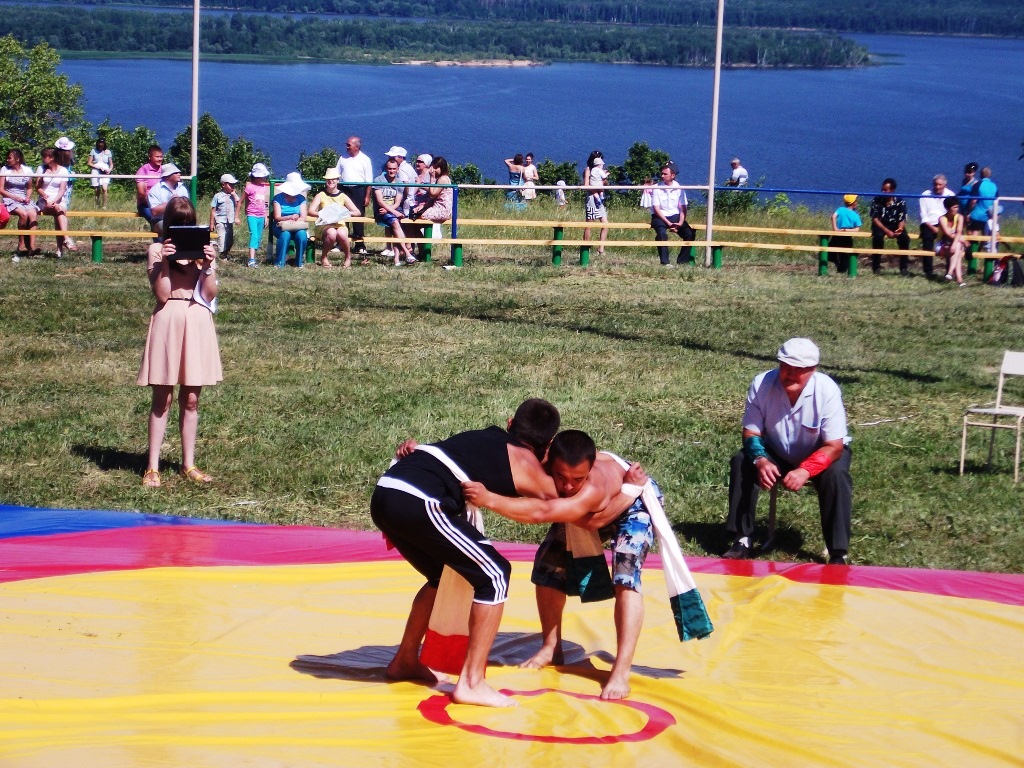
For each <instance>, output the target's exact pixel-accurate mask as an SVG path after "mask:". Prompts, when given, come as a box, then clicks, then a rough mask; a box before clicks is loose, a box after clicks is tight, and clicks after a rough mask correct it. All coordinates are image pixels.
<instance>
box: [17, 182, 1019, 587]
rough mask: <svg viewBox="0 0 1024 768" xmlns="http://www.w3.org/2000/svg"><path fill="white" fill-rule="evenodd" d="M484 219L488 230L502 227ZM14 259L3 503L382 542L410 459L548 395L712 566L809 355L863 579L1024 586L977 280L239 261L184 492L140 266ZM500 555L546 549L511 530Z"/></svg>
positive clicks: (752, 263) (775, 271)
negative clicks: (422, 444) (754, 415)
mask: <svg viewBox="0 0 1024 768" xmlns="http://www.w3.org/2000/svg"><path fill="white" fill-rule="evenodd" d="M546 202H547V201H545V204H546ZM475 205H476V207H475V208H471V209H470V210H469V215H472V216H487V215H493V214H494V212H495V211H491V210H490V208H488V206H491V207H493V208H495V209H497V208H500V204H497V203H487V202H479V203H476V204H475ZM81 207H83V208H84V207H86V204H85V203H83V204H82V206H81ZM547 213H548V212H533V213H531V215H533V216H539V215H547ZM612 215H613V218H614V217H615V216H616V212H615V211H613V212H612ZM620 215H622V216H625V215H627V214H626V212H622V213H621V214H620ZM629 215H636V214H632V213H631V214H629ZM789 216H790V219H791V221H790V222H787V225H788V226H803V227H819V226H821V222H819V221H818V217H816V216H815V217H810V218H809V217H808V216H806V215H805V216H804V220H802V221H801V220H800V219H799V215H798V214H791V215H789ZM751 218H752V219H756V218H757V217H756V216H753V217H751ZM760 223H761V224H762V225H765V224H766V222H765V221H761V222H760ZM510 231H512V230H510ZM649 236H650V234H649V233H643V232H642V233H639V234H637V237H645V238H646V237H649ZM52 242H53V241H52V239H51V238H49V237H48V238H46V240H45V242H43V243H42V244H43V245H44V247H47V248H51V249H52ZM0 248H2V249H3V250H2V253H3V254H4V257H3V258H2V259H0V286H2V288H0V318H2V324H0V501H3V502H6V503H14V504H27V505H46V506H60V507H73V508H75V507H77V508H100V509H124V510H141V511H146V512H156V513H169V514H181V515H192V516H201V517H221V518H227V519H236V520H246V521H256V522H268V523H280V524H302V525H325V526H345V527H355V528H368V527H370V526H371V523H370V520H369V514H368V510H367V505H368V499H369V496H370V492H371V490H372V487H373V484H374V482H375V480H376V478H377V476H378V475H379V474H380V473H381V472H382V471H383V469H384V468H385V467H386V466H387V462H388V459H389V457H390V455H391V452H392V450H393V448H394V446H395V445H396V444H397V443H398V442H399V441H400V440H401V439H402V438H405V437H407V436H413V437H416V438H418V439H421V440H424V441H429V440H435V439H440V438H443V437H446V436H447V435H449V434H450V433H452V432H455V431H459V430H462V429H467V428H474V427H478V426H483V425H487V424H491V423H503V422H504V420H505V419H506V418H507V417H508V416H509V415H510V414H511V412H512V410H513V409H514V408H515V406H516V404H517V403H518V402H519V401H520V400H521V399H522V398H524V397H528V396H542V397H546V398H548V399H549V400H551V401H552V402H554V403H555V404H556V405H558V406H559V408H560V409H561V411H562V414H563V423H564V425H565V426H570V427H577V428H581V429H585V430H587V431H588V432H590V433H591V434H592V435H593V436H594V437H595V439H596V440H597V443H598V446H599V447H604V448H608V449H611V450H614V451H616V452H618V453H620V454H622V455H624V456H626V457H628V458H631V459H636V460H639V461H641V462H643V464H644V465H645V467H646V468H647V469H648V471H649V472H650V473H651V475H652V476H654V477H655V478H657V479H658V481H659V482H660V483H661V485H662V488H663V490H664V491H665V494H666V501H667V505H666V506H667V511H668V513H669V516H670V518H672V520H673V521H674V522H675V523H676V524H677V530H678V531H679V534H680V539H681V541H682V543H683V547H684V550H685V551H686V552H687V553H689V554H697V555H718V554H720V553H721V552H722V551H724V549H725V548H726V547H727V546H728V543H729V542H728V539H727V537H726V534H725V533H724V530H723V520H724V517H725V509H726V486H727V465H728V458H729V456H730V455H731V453H732V452H733V451H735V450H737V448H738V447H739V420H740V416H741V413H742V409H743V400H744V395H745V393H746V389H747V386H748V385H749V383H750V380H751V378H752V377H753V376H754V375H755V374H757V373H758V372H760V371H762V370H765V369H766V368H768V367H771V366H772V365H773V364H774V355H775V351H776V349H777V347H778V346H779V344H780V343H781V342H782V341H784V340H785V339H786V338H788V337H790V336H795V335H806V336H810V337H811V338H813V339H814V340H815V341H817V343H818V344H819V346H820V347H821V349H822V370H824V371H825V372H827V373H829V374H830V375H832V376H833V377H834V378H835V379H836V380H837V381H838V382H839V383H840V385H841V386H842V388H843V393H844V399H845V402H846V406H847V410H848V415H849V420H850V425H851V431H852V434H853V438H854V441H853V451H854V464H853V471H854V483H855V487H854V505H855V508H854V523H853V524H854V531H853V534H854V535H853V542H852V546H851V555H852V558H853V560H854V562H855V563H858V564H877V565H893V566H916V567H926V568H953V569H972V570H991V571H1013V572H1019V571H1021V570H1022V566H1024V536H1022V533H1021V531H1022V525H1021V519H1020V516H1021V510H1022V501H1024V490H1022V489H1024V484H1022V485H1020V486H1014V484H1013V476H1012V471H1013V468H1012V455H1013V446H1012V438H1010V436H1009V435H1008V434H1000V435H998V436H997V441H996V459H995V462H994V466H993V468H992V471H986V468H985V454H986V449H987V435H988V432H987V431H981V430H978V431H976V432H974V433H972V435H971V440H970V443H969V456H968V470H969V471H968V473H967V475H965V476H964V477H960V476H959V474H958V467H957V462H958V459H959V441H960V418H961V415H962V413H963V409H964V407H965V406H967V405H969V404H971V403H980V402H985V401H988V400H992V399H993V398H994V394H995V383H996V375H997V370H998V365H999V362H1000V360H1001V357H1002V353H1003V350H1004V349H1007V348H1024V343H1021V342H1020V341H1018V328H1017V325H1018V323H1019V321H1020V318H1021V308H1022V304H1024V293H1021V292H1017V291H1014V290H1011V289H1005V288H995V287H990V286H984V285H982V284H981V283H980V280H979V279H978V278H977V277H973V278H971V280H970V286H969V287H968V288H966V289H956V288H955V287H952V286H950V285H948V284H945V283H938V282H929V281H926V280H925V279H923V278H921V277H918V278H916V279H901V278H899V277H897V276H895V274H894V271H893V270H890V271H889V273H888V274H887V275H885V276H881V277H876V276H873V275H871V273H870V270H869V269H865V268H864V267H862V276H861V277H858V278H856V279H848V278H846V277H840V276H836V275H834V274H833V275H830V276H829V277H825V278H821V277H817V276H816V268H815V263H814V255H813V254H790V255H783V254H775V253H771V252H764V253H758V252H753V253H740V252H729V251H727V252H726V258H725V268H724V269H721V270H710V269H704V268H703V267H689V268H683V269H676V270H662V269H660V268H658V267H657V258H656V256H655V255H654V251H653V249H640V250H627V249H617V250H616V249H612V250H611V251H610V252H609V254H608V255H607V256H605V257H602V258H598V257H596V256H595V257H594V261H593V263H592V265H591V267H590V268H588V269H581V268H580V267H579V266H578V265H577V264H575V263H574V262H576V261H577V260H578V257H577V256H576V253H575V250H571V251H569V253H567V256H566V259H565V263H564V264H563V266H562V267H559V268H555V267H552V266H550V253H549V252H547V251H546V250H545V249H542V248H529V249H528V248H516V247H506V248H494V249H486V248H481V247H468V246H467V248H466V267H465V268H464V269H462V270H457V271H446V270H442V269H441V268H440V266H439V265H440V264H441V263H447V256H446V254H444V253H441V254H438V255H437V257H436V262H435V263H434V264H421V265H416V266H414V267H403V268H401V269H394V268H391V267H388V266H385V263H384V260H378V262H377V263H375V264H374V265H373V266H370V267H355V268H353V269H351V270H348V271H342V270H340V269H335V270H333V271H325V270H322V269H319V268H315V267H314V268H307V269H306V270H304V271H303V272H299V271H297V270H295V269H292V268H288V269H286V270H283V271H280V270H274V269H272V268H270V267H261V268H259V269H255V270H251V269H246V268H245V267H243V266H241V263H242V260H241V255H242V249H241V248H239V247H238V246H236V248H235V251H234V258H233V259H229V260H228V261H227V262H225V263H224V264H222V266H221V297H222V298H221V302H222V303H221V311H220V312H219V313H218V315H217V318H216V323H217V328H218V335H219V340H220V345H221V355H222V358H223V362H224V369H225V376H226V380H225V381H224V383H223V384H222V385H220V386H217V387H213V388H208V389H207V390H205V391H204V393H203V401H202V406H201V409H200V413H201V421H200V437H199V443H198V461H199V465H200V466H201V467H203V468H204V469H205V470H207V471H208V472H210V473H211V474H213V475H214V476H215V477H216V478H217V481H216V483H214V484H213V485H212V486H211V487H203V488H197V487H195V486H192V485H189V484H188V483H186V482H185V481H184V480H182V479H180V478H178V477H175V476H174V474H173V470H174V469H176V468H177V467H178V464H177V462H178V459H179V445H178V438H177V428H176V426H175V425H174V423H173V421H172V426H171V428H170V429H169V430H168V440H167V444H166V446H165V450H164V458H165V460H166V462H167V465H165V467H164V470H165V471H164V477H165V482H164V486H163V487H162V488H161V489H159V490H147V489H143V488H142V487H141V485H140V477H141V473H142V470H143V468H144V466H145V450H146V417H147V414H148V410H149V392H148V390H145V389H142V388H139V387H137V386H135V384H134V381H135V375H136V372H137V366H138V362H139V355H140V353H141V349H142V345H143V342H144V339H145V333H146V325H147V322H148V318H149V315H150V313H151V311H152V308H153V298H152V295H151V293H150V291H149V289H148V285H147V282H146V278H145V270H144V261H143V258H142V253H143V252H142V245H141V243H139V244H131V243H129V244H123V245H117V246H114V245H108V246H107V257H106V259H105V261H104V263H103V264H99V265H93V264H91V263H89V262H88V255H87V249H86V248H84V247H83V248H82V250H80V251H79V254H78V255H77V256H75V257H74V258H71V259H64V260H63V261H57V260H56V259H54V258H52V257H46V258H43V259H38V260H37V259H32V260H22V262H21V263H19V264H13V263H11V261H10V259H9V255H10V254H11V253H12V252H13V240H11V239H10V238H3V239H0ZM445 250H446V249H445ZM914 268H915V269H917V265H916V264H915V265H914ZM762 506H763V507H764V508H765V514H766V507H767V502H766V501H765V502H763V504H762ZM489 532H490V533H491V534H492V536H494V537H495V538H497V539H506V540H508V539H511V540H524V541H537V540H539V539H540V537H541V536H542V534H543V531H542V530H541V529H539V528H529V527H527V526H520V525H514V524H511V523H507V522H504V521H500V520H497V519H495V518H493V517H491V518H489ZM777 539H778V548H777V549H776V551H775V552H773V553H772V554H771V557H772V558H773V559H778V560H808V559H813V558H815V557H817V556H818V555H819V554H820V550H821V548H822V542H821V534H820V531H819V523H818V514H817V504H816V500H815V498H814V495H813V493H811V492H804V493H801V494H798V495H791V494H786V495H784V496H783V497H782V498H781V500H780V505H779V532H778V536H777Z"/></svg>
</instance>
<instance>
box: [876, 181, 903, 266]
mask: <svg viewBox="0 0 1024 768" xmlns="http://www.w3.org/2000/svg"><path fill="white" fill-rule="evenodd" d="M895 191H896V179H886V180H885V181H883V182H882V194H881V195H878V196H877V197H876V198H875V199H874V200H873V201H872V202H871V249H872V250H881V249H882V248H884V247H885V241H886V239H895V240H896V246H897V247H898V248H899V249H900V250H901V251H909V250H910V235H908V234H907V201H906V200H904V199H903V198H902V197H896V196H895V195H894V194H893V193H894V192H895ZM871 271H872V272H874V273H875V274H876V275H877V274H878V273H880V272H881V271H882V254H880V253H872V254H871ZM900 274H901V275H903V276H904V277H909V276H910V257H909V256H906V255H901V256H900Z"/></svg>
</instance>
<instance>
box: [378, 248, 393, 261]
mask: <svg viewBox="0 0 1024 768" xmlns="http://www.w3.org/2000/svg"><path fill="white" fill-rule="evenodd" d="M380 255H381V256H383V257H384V258H385V259H390V258H391V257H392V256H394V255H395V252H394V251H392V250H391V249H390V248H385V249H384V250H383V251H381V252H380Z"/></svg>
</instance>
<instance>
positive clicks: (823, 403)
mask: <svg viewBox="0 0 1024 768" xmlns="http://www.w3.org/2000/svg"><path fill="white" fill-rule="evenodd" d="M819 357H820V354H819V352H818V347H817V346H816V345H815V344H814V342H813V341H811V340H810V339H803V338H795V339H790V340H789V341H787V342H786V343H785V344H783V345H782V347H781V348H780V349H779V354H778V360H779V367H778V368H777V369H775V370H772V371H766V372H764V373H762V374H760V375H758V376H757V377H756V378H755V379H754V381H753V383H752V384H751V385H750V389H749V391H748V392H747V406H746V409H745V411H744V412H743V450H741V451H740V452H739V453H737V454H736V455H734V456H733V457H732V463H731V467H730V473H729V516H728V518H727V519H726V530H728V531H729V533H731V534H733V536H735V537H736V541H735V543H734V544H733V545H732V548H731V549H730V550H729V551H728V552H726V553H725V557H727V558H729V559H731V560H738V559H742V558H746V557H750V555H751V553H752V551H753V543H752V538H753V534H754V516H755V513H756V511H757V497H758V493H759V491H760V489H762V488H763V489H764V490H769V489H770V488H771V487H772V486H773V485H775V484H776V483H781V485H782V486H783V487H784V488H785V489H786V490H789V491H798V490H800V489H801V488H803V487H804V485H806V484H807V482H808V481H810V482H811V484H812V485H814V488H815V490H816V491H817V492H818V509H819V511H820V512H821V532H822V534H823V535H824V537H825V546H826V547H827V548H828V562H829V563H830V564H839V565H845V564H846V562H847V550H848V549H849V545H850V521H851V518H852V514H853V480H852V478H851V477H850V456H851V454H850V447H849V443H850V435H849V432H848V431H847V428H846V409H845V408H844V407H843V398H842V394H841V393H840V391H839V386H838V385H837V384H836V383H835V382H834V381H833V380H832V379H831V378H829V377H828V376H826V375H825V374H823V373H818V370H817V368H818V361H819Z"/></svg>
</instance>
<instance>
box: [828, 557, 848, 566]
mask: <svg viewBox="0 0 1024 768" xmlns="http://www.w3.org/2000/svg"><path fill="white" fill-rule="evenodd" d="M828 564H829V565H849V564H850V558H849V557H848V556H847V555H830V556H829V558H828Z"/></svg>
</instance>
